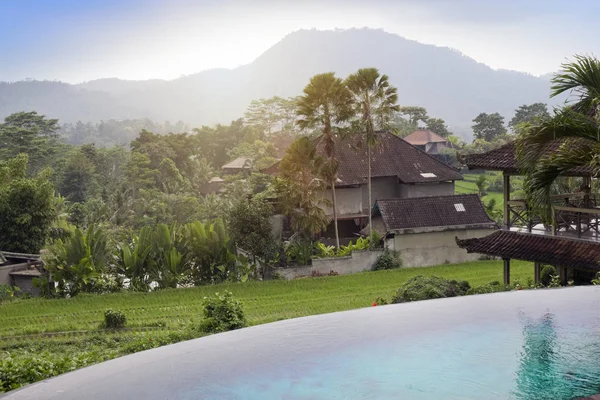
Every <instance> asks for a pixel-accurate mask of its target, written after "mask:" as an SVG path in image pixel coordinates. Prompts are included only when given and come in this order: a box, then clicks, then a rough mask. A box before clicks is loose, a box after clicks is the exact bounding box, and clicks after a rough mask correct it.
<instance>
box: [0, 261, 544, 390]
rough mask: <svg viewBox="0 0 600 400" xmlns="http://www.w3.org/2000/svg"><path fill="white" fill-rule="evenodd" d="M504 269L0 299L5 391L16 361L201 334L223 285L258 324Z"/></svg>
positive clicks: (492, 266)
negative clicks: (110, 317) (414, 282)
mask: <svg viewBox="0 0 600 400" xmlns="http://www.w3.org/2000/svg"><path fill="white" fill-rule="evenodd" d="M502 271H503V269H502V262H501V261H478V262H472V263H465V264H457V265H442V266H437V267H428V268H406V269H398V270H392V271H379V272H365V273H361V274H355V275H345V276H330V277H321V278H304V279H296V280H292V281H269V282H248V283H236V284H222V285H214V286H204V287H197V288H190V289H177V290H175V289H173V290H164V291H158V292H153V293H130V292H124V293H115V294H108V295H80V296H78V297H75V298H72V299H56V300H45V299H39V298H37V299H29V300H17V301H13V302H9V303H4V304H1V305H0V392H1V391H2V373H3V371H2V368H3V367H4V368H5V369H7V368H8V365H11V363H14V362H17V363H21V364H23V365H27V366H28V365H31V364H35V365H39V364H43V363H45V362H47V360H50V361H51V362H58V363H59V367H56V366H53V367H52V368H51V369H50V370H49V372H47V373H46V374H44V373H36V375H35V378H31V377H29V376H28V377H26V378H22V379H23V380H24V381H33V380H39V379H43V378H45V377H47V376H52V375H53V374H57V373H61V372H65V371H66V370H69V369H72V368H79V367H82V366H85V365H89V364H93V363H95V362H100V361H104V360H107V359H110V358H114V357H118V356H121V355H124V354H128V353H132V352H136V351H140V350H144V349H147V348H152V347H156V346H159V345H163V344H168V343H173V342H177V341H180V340H185V339H190V338H193V337H198V336H200V335H201V334H199V333H198V332H197V331H194V330H193V327H194V326H196V325H197V324H198V323H199V321H200V320H201V314H202V299H203V297H204V296H207V295H211V294H213V293H215V292H217V291H223V290H229V291H231V292H233V294H234V296H235V297H236V298H238V299H240V300H242V301H243V302H244V304H245V309H246V313H247V317H248V320H249V322H250V324H252V325H256V324H263V323H267V322H272V321H277V320H282V319H287V318H296V317H302V316H307V315H314V314H322V313H328V312H334V311H343V310H350V309H354V308H360V307H369V306H370V305H371V303H373V301H374V300H375V298H377V297H378V296H382V297H385V298H387V299H388V300H389V299H390V298H391V297H392V295H393V294H394V293H395V292H396V290H397V289H398V288H399V287H400V285H402V283H404V282H405V281H406V280H407V279H409V278H410V277H412V276H415V275H438V276H442V277H446V278H452V279H457V280H467V281H469V283H470V284H471V285H472V286H477V285H482V284H485V283H488V282H490V281H502V274H503V272H502ZM511 273H512V276H513V278H514V279H515V280H519V281H521V282H525V281H526V280H527V279H528V278H531V277H533V266H532V264H531V263H527V262H519V261H514V262H513V263H512V265H511ZM108 308H113V309H118V310H121V311H123V312H124V313H125V314H126V316H127V326H128V328H127V329H126V330H123V331H117V332H114V331H105V330H102V329H100V323H101V321H102V319H103V313H104V311H105V310H106V309H108ZM56 360H58V361H56ZM3 362H4V364H3ZM64 364H66V366H65V365H64ZM27 368H29V367H27ZM40 368H41V367H40ZM65 368H66V369H65Z"/></svg>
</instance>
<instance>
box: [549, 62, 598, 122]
mask: <svg viewBox="0 0 600 400" xmlns="http://www.w3.org/2000/svg"><path fill="white" fill-rule="evenodd" d="M574 58H575V60H574V61H570V62H566V63H564V64H562V65H561V68H562V70H561V71H560V72H559V73H557V74H556V75H555V76H554V78H552V87H551V89H552V92H551V95H550V96H551V97H554V96H558V95H560V94H562V93H565V92H569V93H570V94H571V95H572V96H575V97H576V99H575V103H574V104H572V108H573V110H575V111H577V112H581V113H585V114H588V115H589V114H590V113H595V112H596V111H597V107H598V100H599V99H600V60H598V59H597V58H595V57H593V56H588V55H576V56H575V57H574Z"/></svg>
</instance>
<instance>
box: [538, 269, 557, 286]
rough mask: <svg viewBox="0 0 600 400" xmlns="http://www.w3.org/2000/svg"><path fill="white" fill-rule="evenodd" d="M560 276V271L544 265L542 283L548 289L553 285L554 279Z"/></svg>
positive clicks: (541, 276)
mask: <svg viewBox="0 0 600 400" xmlns="http://www.w3.org/2000/svg"><path fill="white" fill-rule="evenodd" d="M553 276H558V271H557V270H556V268H554V267H553V266H552V265H544V267H543V268H542V271H541V273H540V282H541V284H542V285H544V286H546V287H548V286H549V285H550V284H551V283H552V277H553Z"/></svg>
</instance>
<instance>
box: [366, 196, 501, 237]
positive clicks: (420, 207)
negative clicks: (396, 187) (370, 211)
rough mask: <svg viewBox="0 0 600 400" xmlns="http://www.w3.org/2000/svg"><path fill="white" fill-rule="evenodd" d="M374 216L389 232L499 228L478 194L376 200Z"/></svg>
mask: <svg viewBox="0 0 600 400" xmlns="http://www.w3.org/2000/svg"><path fill="white" fill-rule="evenodd" d="M374 212H375V214H377V213H380V214H381V216H382V217H383V221H384V223H385V227H386V229H387V231H388V232H389V231H394V230H401V229H413V228H427V227H446V226H473V225H478V226H482V225H485V226H489V227H490V228H493V227H495V226H496V224H495V223H494V222H493V221H492V220H490V218H489V217H488V215H487V213H486V212H485V209H484V208H483V205H482V204H481V200H480V199H479V196H478V195H476V194H461V195H451V196H431V197H414V198H406V199H389V200H377V202H376V204H375V208H374Z"/></svg>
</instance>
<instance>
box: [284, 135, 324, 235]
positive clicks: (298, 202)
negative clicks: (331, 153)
mask: <svg viewBox="0 0 600 400" xmlns="http://www.w3.org/2000/svg"><path fill="white" fill-rule="evenodd" d="M322 166H323V160H322V158H321V157H319V156H318V155H317V150H316V147H315V145H314V143H313V142H312V141H311V140H310V139H309V138H307V137H303V138H300V139H298V140H296V141H294V142H293V143H292V145H291V146H290V148H289V149H288V150H287V152H286V155H285V157H284V158H283V160H281V163H280V164H279V172H280V174H279V177H278V179H277V180H276V181H275V190H276V192H277V195H278V198H279V200H280V203H281V207H282V209H283V212H284V214H285V215H288V216H289V217H290V219H291V223H292V227H293V228H294V229H295V230H296V231H298V232H301V233H303V234H304V235H306V236H308V237H310V236H312V235H313V234H315V233H318V232H321V231H322V230H324V229H326V228H327V225H328V224H329V218H328V217H327V215H326V214H325V211H323V207H324V206H326V205H329V202H328V201H327V200H326V199H324V198H323V197H322V193H323V191H324V190H325V188H326V186H327V185H326V183H325V181H324V180H323V179H321V175H322V174H321V172H320V170H321V168H322Z"/></svg>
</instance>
